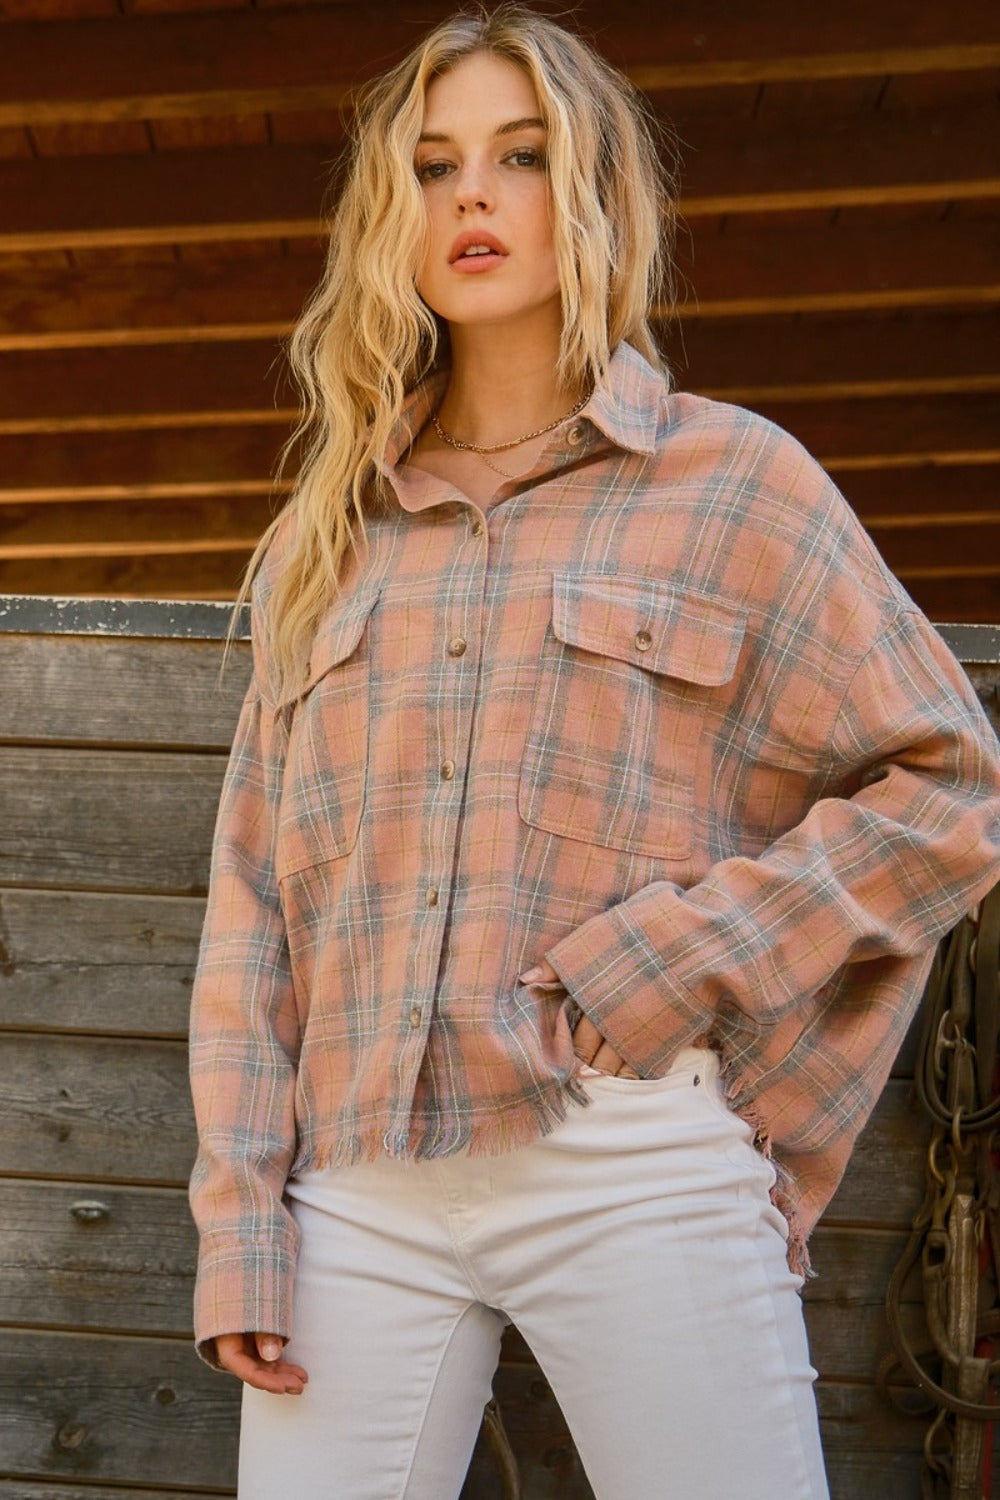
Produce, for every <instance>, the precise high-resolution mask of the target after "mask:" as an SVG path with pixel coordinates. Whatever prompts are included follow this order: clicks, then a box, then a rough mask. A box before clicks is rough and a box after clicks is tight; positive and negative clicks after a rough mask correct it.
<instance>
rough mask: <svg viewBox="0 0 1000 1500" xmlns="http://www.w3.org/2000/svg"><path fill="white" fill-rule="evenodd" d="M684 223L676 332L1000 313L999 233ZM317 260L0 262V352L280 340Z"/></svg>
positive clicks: (976, 228) (933, 227) (990, 229)
mask: <svg viewBox="0 0 1000 1500" xmlns="http://www.w3.org/2000/svg"><path fill="white" fill-rule="evenodd" d="M738 224H739V220H735V221H730V224H729V225H728V226H727V230H726V233H724V234H722V233H719V232H718V230H717V227H716V225H715V223H714V222H712V221H708V220H701V221H698V220H696V221H694V222H693V224H692V226H691V233H690V235H688V234H685V235H683V236H682V237H681V241H680V245H679V256H678V259H679V263H680V267H681V270H682V273H683V279H684V287H683V300H682V301H681V303H680V306H679V308H678V312H679V314H680V316H681V318H682V319H683V320H684V321H685V322H689V321H694V320H696V319H710V318H725V317H733V316H737V317H738V316H759V315H761V314H763V313H772V312H775V313H780V312H825V311H835V310H838V309H843V310H851V309H855V308H856V309H865V310H869V309H870V310H878V309H881V308H886V307H892V308H895V307H914V308H919V307H936V306H954V305H955V304H956V303H959V304H970V303H971V304H978V305H986V306H989V305H991V304H995V303H996V302H998V301H1000V221H997V220H992V221H991V220H983V221H963V220H961V219H952V220H948V221H946V222H945V223H942V224H933V223H932V224H920V225H919V226H918V228H916V229H914V228H913V227H912V226H905V225H904V226H896V225H893V224H891V223H883V222H875V223H872V224H871V225H869V226H866V227H865V228H864V229H850V228H842V227H841V226H839V225H836V226H830V227H822V228H815V229H795V228H769V227H768V226H767V225H763V226H761V225H759V224H757V225H754V227H753V228H752V229H747V230H745V231H740V230H739V229H738V228H737V227H736V226H737V225H738ZM321 269H322V254H321V251H320V249H319V248H318V247H317V249H316V251H315V252H314V253H305V252H303V253H297V254H294V255H288V256H274V255H269V256H265V255H263V254H261V255H260V256H259V257H258V256H253V257H251V258H247V259H240V260H233V259H226V258H224V257H219V258H217V259H209V258H206V259H199V260H196V261H183V262H175V263H163V264H153V263H148V262H147V263H146V264H142V263H133V264H122V263H121V262H119V261H117V260H113V259H112V260H111V261H109V263H108V264H105V265H101V264H100V263H99V262H98V263H96V264H88V265H87V266H84V267H69V266H42V267H24V266H22V265H18V266H17V268H16V269H12V270H10V271H9V272H7V273H6V274H5V273H4V269H3V261H2V260H0V350H4V349H21V348H24V349H32V348H43V349H44V348H46V347H49V348H60V349H63V348H72V347H74V346H78V347H88V346H99V345H114V344H130V343H137V344H140V343H150V342H160V341H163V340H166V339H169V340H176V341H178V342H198V343H203V342H207V341H211V340H214V339H219V340H228V339H237V338H247V339H261V338H268V339H274V338H276V337H278V336H280V335H282V334H284V333H286V332H287V331H288V330H289V329H290V327H291V326H292V324H293V322H294V320H295V319H296V317H297V316H298V313H299V311H300V309H301V307H302V305H303V303H304V301H305V299H306V297H307V296H308V294H309V291H310V289H311V288H312V286H313V284H314V282H315V281H316V280H317V279H318V278H319V275H320V272H321Z"/></svg>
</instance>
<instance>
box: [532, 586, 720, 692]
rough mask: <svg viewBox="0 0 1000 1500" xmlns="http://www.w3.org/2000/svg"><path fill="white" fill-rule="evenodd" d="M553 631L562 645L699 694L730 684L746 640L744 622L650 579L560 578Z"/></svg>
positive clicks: (716, 603)
mask: <svg viewBox="0 0 1000 1500" xmlns="http://www.w3.org/2000/svg"><path fill="white" fill-rule="evenodd" d="M552 590H553V591H552V628H553V630H554V631H555V634H556V635H557V636H558V638H559V640H561V641H563V642H565V643H566V644H567V645H570V646H577V647H579V648H580V649H581V650H583V651H593V652H596V653H597V654H598V655H600V656H610V657H613V658H614V659H615V660H616V661H626V662H629V663H630V664H631V665H632V666H636V667H643V668H645V670H646V671H647V672H657V673H660V674H662V675H663V676H665V677H678V678H680V679H682V680H683V681H684V682H694V683H698V684H700V685H701V686H703V687H718V686H719V685H720V684H721V683H723V682H728V681H729V680H730V678H731V677H732V675H733V673H734V672H735V670H736V662H737V658H738V657H739V652H740V646H741V644H742V642H743V637H744V635H745V633H746V623H747V622H746V614H745V612H744V611H743V610H741V609H739V608H738V607H737V606H736V605H733V604H729V603H727V602H726V601H725V600H721V599H710V598H709V597H708V596H707V595H705V594H696V593H693V592H692V591H691V590H690V589H682V588H677V587H675V586H673V585H672V584H668V583H659V582H657V581H656V580H654V579H651V578H619V577H603V576H602V577H595V576H594V575H592V574H585V575H584V574H579V573H575V574H571V573H557V574H555V576H554V577H553V580H552Z"/></svg>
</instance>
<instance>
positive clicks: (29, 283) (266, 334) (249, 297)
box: [0, 252, 322, 349]
mask: <svg viewBox="0 0 1000 1500" xmlns="http://www.w3.org/2000/svg"><path fill="white" fill-rule="evenodd" d="M321 270H322V257H321V255H320V254H319V253H318V252H317V253H316V255H315V256H307V255H295V256H266V257H265V256H260V257H257V256H255V257H254V258H253V259H247V260H233V259H228V258H226V257H224V256H223V257H219V258H218V259H211V260H209V259H205V260H192V261H184V262H181V263H177V262H173V263H164V264H154V263H151V262H147V263H145V264H143V263H141V262H139V263H133V264H131V265H129V264H125V265H123V264H121V263H120V262H116V261H115V260H113V259H111V260H109V261H108V263H107V264H104V265H100V264H98V265H93V264H88V265H86V266H43V267H37V268H35V267H28V268H25V267H21V266H18V267H17V269H16V270H14V271H11V272H8V273H7V274H6V275H4V274H3V262H2V260H0V349H16V348H46V347H50V348H60V349H61V348H72V347H79V348H87V347H92V346H97V345H105V344H110V345H113V344H129V343H162V342H163V341H164V340H170V341H178V342H197V343H202V342H205V341H210V340H215V339H238V338H249V339H259V338H276V337H278V336H279V335H281V334H284V333H287V332H288V331H289V329H290V328H291V326H292V324H293V322H294V321H295V319H296V318H297V317H298V314H299V312H300V310H301V308H302V305H303V303H304V301H305V299H306V297H307V296H308V294H309V291H310V289H311V287H312V286H313V284H314V283H315V282H316V281H317V280H318V278H319V275H320V272H321Z"/></svg>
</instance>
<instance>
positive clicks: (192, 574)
mask: <svg viewBox="0 0 1000 1500" xmlns="http://www.w3.org/2000/svg"><path fill="white" fill-rule="evenodd" d="M249 560H250V552H249V549H248V550H247V551H246V552H245V553H238V552H232V551H229V550H225V551H219V552H202V553H198V554H196V555H194V556H192V555H190V554H187V555H185V554H184V553H167V554H160V555H158V556H155V557H129V556H122V557H62V558H59V557H50V558H19V559H16V560H14V561H4V560H0V594H57V595H63V596H73V597H79V598H96V599H235V597H236V593H237V590H238V588H239V586H240V580H241V578H242V574H243V569H244V568H245V567H246V565H247V563H248V562H249Z"/></svg>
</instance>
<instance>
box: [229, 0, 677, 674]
mask: <svg viewBox="0 0 1000 1500" xmlns="http://www.w3.org/2000/svg"><path fill="white" fill-rule="evenodd" d="M474 52H491V53H494V54H496V55H498V56H500V57H504V58H507V59H509V60H510V61H511V62H513V63H515V64H517V65H518V66H519V67H521V68H523V69H524V71H525V72H526V73H527V75H528V77H529V78H530V79H531V82H532V84H533V85H534V88H535V92H536V94H537V97H538V103H539V107H540V110H541V113H542V116H543V118H544V120H545V123H546V126H547V147H546V157H547V163H548V174H549V184H550V192H551V198H552V207H553V234H554V239H555V247H556V255H557V260H558V266H559V273H560V283H561V297H562V336H561V347H560V352H559V362H558V368H557V371H556V376H557V379H558V381H559V383H560V384H561V385H563V386H565V387H567V388H572V387H576V388H578V389H586V388H589V386H590V385H592V384H593V383H594V381H595V380H598V379H599V378H600V377H601V375H602V374H603V372H604V370H605V369H606V367H607V364H608V360H609V358H610V354H611V351H612V350H613V349H614V348H615V346H616V345H617V344H618V343H619V342H620V341H621V340H623V339H626V340H628V342H629V343H631V344H633V345H634V346H635V347H636V348H637V349H638V350H639V351H640V352H641V353H642V354H644V355H645V356H646V358H647V359H649V360H650V361H651V362H652V363H653V364H654V365H656V366H657V367H658V368H661V369H662V368H663V363H662V359H661V357H660V354H659V351H658V349H657V346H656V343H655V341H654V338H653V334H652V331H651V329H650V323H649V319H650V313H651V310H652V309H653V308H654V307H655V306H656V305H657V304H658V303H660V302H662V301H664V300H669V296H670V293H671V290H672V280H671V258H670V250H671V247H672V242H673V208H674V203H675V197H676V195H675V191H674V178H673V172H672V168H671V166H670V165H668V163H669V162H670V161H671V159H672V157H671V148H670V144H669V142H668V141H667V139H666V137H665V135H664V134H663V133H662V132H660V131H659V130H658V128H657V126H656V124H655V122H654V120H653V118H652V115H651V113H650V111H649V109H648V106H647V105H646V103H645V101H644V100H643V97H642V96H641V95H640V94H639V93H638V91H637V90H636V89H634V88H633V86H632V85H631V84H630V83H629V81H628V80H627V79H626V78H625V77H624V76H623V75H622V74H620V73H618V72H617V71H616V70H615V69H613V68H612V67H610V66H609V64H607V63H606V62H605V61H604V60H603V58H601V57H600V56H599V55H598V54H597V53H596V52H595V51H594V50H593V49H592V48H591V47H590V46H589V45H588V44H587V43H586V42H585V41H583V40H582V39H581V38H580V37H579V36H576V35H575V34H574V33H572V32H569V31H567V30H565V29H564V28H563V27H561V26H559V25H557V24H556V23H555V22H554V21H551V20H549V19H548V18H547V17H545V16H541V15H538V14H537V13H535V12H534V11H531V10H528V9H526V8H525V7H524V6H522V5H519V4H501V5H500V6H498V7H497V8H496V9H495V10H493V11H492V12H488V11H486V10H485V9H483V10H477V11H475V12H460V13H459V14H457V15H455V16H453V17H451V18H450V19H449V20H446V21H444V22H442V23H441V24H440V25H439V26H436V27H435V28H434V30H433V31H431V32H430V33H429V35H428V36H426V37H425V39H424V40H423V41H422V42H421V43H420V45H419V46H418V47H416V48H415V49H414V50H413V51H412V52H411V53H410V54H409V56H408V57H406V58H405V59H404V60H403V61H402V62H401V63H399V65H398V66H397V67H395V68H393V69H392V70H391V71H390V72H388V73H386V74H384V75H383V76H382V77H380V78H378V79H376V80H375V81H374V82H373V83H371V84H369V85H367V86H366V87H365V88H364V89H363V90H362V92H361V94H360V96H359V103H358V107H357V110H356V113H355V119H354V125H353V129H352V132H351V142H350V145H349V149H348V156H347V164H346V172H345V180H344V186H343V191H342V192H341V195H340V198H339V201H338V203H337V206H336V209H335V211H334V213H333V216H332V220H331V223H330V226H329V251H328V255H327V260H326V268H325V272H324V275H323V278H322V280H321V282H320V284H319V286H318V287H317V289H316V291H315V292H314V294H313V296H312V297H311V299H310V301H309V303H308V305H307V306H306V308H305V311H304V313H303V315H302V317H301V319H300V321H299V323H298V325H297V327H296V328H295V330H294V333H293V334H292V336H291V339H290V341H289V345H288V357H289V362H290V364H291V368H292V371H293V373H294V375H295V377H296V379H297V381H298V384H299V387H300V389H301V393H302V398H303V407H302V418H301V421H300V422H299V424H298V426H297V428H296V430H295V432H294V433H293V434H292V437H291V438H290V439H289V441H288V443H287V444H286V445H285V447H284V448H283V450H282V454H281V459H280V462H279V474H280V472H281V467H282V466H283V465H284V464H285V463H286V462H287V460H288V458H289V456H290V455H291V453H292V452H293V451H295V452H298V451H300V450H301V451H302V454H303V458H302V462H301V467H300V470H299V474H298V478H297V481H296V483H295V487H294V491H293V494H292V497H291V499H290V500H289V502H288V506H286V507H285V511H284V512H283V513H282V514H281V515H279V516H278V518H277V519H276V520H275V521H274V522H273V523H272V524H271V526H270V527H269V528H268V530H267V531H266V532H265V534H264V536H263V537H262V538H261V540H260V543H259V544H258V546H257V548H256V550H255V552H254V554H253V557H252V558H251V560H250V564H249V567H248V570H247V583H246V584H245V586H244V589H243V592H242V594H241V599H243V598H245V597H246V596H247V594H248V593H249V591H250V587H251V583H252V580H253V578H254V576H255V575H256V573H257V571H258V569H259V567H260V564H261V562H262V560H263V558H264V555H265V553H266V552H267V550H268V548H269V547H270V545H271V543H272V540H273V538H274V534H275V532H276V531H277V529H278V528H279V527H282V529H283V545H282V547H281V556H280V558H279V559H277V573H276V579H275V582H274V585H273V588H272V589H271V590H270V592H269V594H268V597H267V601H266V606H265V611H266V614H265V619H264V621H263V625H264V629H265V632H266V637H267V640H268V644H269V647H270V653H271V655H272V658H273V664H274V670H275V676H276V681H277V682H278V683H279V684H280V685H281V688H282V690H283V691H284V692H286V693H287V692H288V691H290V690H292V689H293V688H294V687H295V686H296V685H297V683H299V682H300V681H301V677H302V673H303V670H304V667H305V661H306V658H307V656H308V652H309V647H310V644H311V641H312V637H313V634H314V632H315V629H316V624H317V621H318V619H319V617H320V615H321V613H322V611H323V609H324V608H325V607H326V606H327V605H328V604H329V603H330V601H331V599H332V598H333V597H334V595H335V593H336V591H337V588H338V585H339V581H340V579H341V578H342V576H343V573H344V569H345V565H346V563H347V561H348V559H349V557H350V555H351V553H352V552H353V551H354V550H356V549H357V547H358V546H359V545H360V543H361V542H362V541H363V538H364V530H365V513H366V511H369V512H370V510H371V508H372V507H373V506H374V505H377V504H379V503H381V502H384V501H385V499H386V495H385V490H384V486H385V481H384V479H383V476H382V475H381V473H380V472H379V467H378V466H379V464H380V463H382V462H384V459H385V453H386V447H387V444H388V441H389V438H390V435H391V433H392V430H393V427H394V426H395V424H396V422H397V421H398V419H399V416H400V413H401V410H402V406H403V401H404V398H405V396H406V394H407V392H408V391H409V390H411V389H412V388H413V386H414V385H416V384H417V383H418V382H419V381H420V380H421V379H422V378H423V377H424V376H425V375H426V374H427V373H428V372H429V371H430V370H431V369H432V368H433V367H434V365H435V363H436V361H437V360H438V358H439V356H440V354H441V350H442V346H443V342H444V338H443V336H444V335H445V334H446V330H445V328H444V326H443V325H442V324H441V323H440V320H439V319H437V318H436V317H435V315H434V313H433V312H432V311H431V310H430V309H429V308H428V307H427V305H426V304H425V303H424V302H423V301H422V300H421V298H420V295H419V293H418V292H417V288H416V277H417V274H418V271H419V268H420V265H421V262H422V258H423V247H424V245H425V244H426V217H425V210H424V201H423V193H422V189H421V187H420V184H419V182H418V180H417V177H416V173H415V171H414V166H413V159H414V153H415V150H416V146H417V139H418V136H419V134H420V129H421V125H422V121H423V115H424V100H425V97H426V92H427V88H428V86H429V84H430V83H431V82H432V80H433V79H434V78H435V77H437V76H438V75H440V74H441V73H444V72H447V71H448V70H449V69H450V68H452V67H454V66H455V64H456V63H458V62H459V61H460V60H461V59H463V58H465V57H467V56H469V55H470V53H474ZM289 511H291V513H292V514H291V515H289V514H288V512H289ZM290 522H291V523H292V524H289V523H290Z"/></svg>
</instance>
